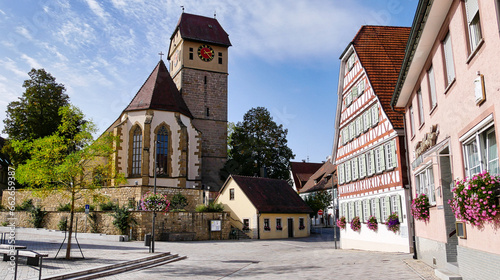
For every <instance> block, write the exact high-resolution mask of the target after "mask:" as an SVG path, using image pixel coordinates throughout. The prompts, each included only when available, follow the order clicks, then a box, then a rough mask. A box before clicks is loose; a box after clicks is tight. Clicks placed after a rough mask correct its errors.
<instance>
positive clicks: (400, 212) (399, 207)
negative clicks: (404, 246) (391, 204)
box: [396, 194, 403, 223]
mask: <svg viewBox="0 0 500 280" xmlns="http://www.w3.org/2000/svg"><path fill="white" fill-rule="evenodd" d="M396 205H397V207H398V209H397V210H398V218H399V222H400V223H402V222H403V209H402V208H401V196H400V195H399V194H398V195H396Z"/></svg>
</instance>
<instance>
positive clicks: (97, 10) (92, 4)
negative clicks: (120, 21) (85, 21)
mask: <svg viewBox="0 0 500 280" xmlns="http://www.w3.org/2000/svg"><path fill="white" fill-rule="evenodd" d="M86 2H87V4H88V5H89V8H90V9H91V10H92V12H93V13H94V14H96V15H97V16H98V17H100V18H101V19H103V20H106V19H107V18H108V16H109V14H108V13H106V12H105V11H104V9H103V8H102V7H101V5H99V3H97V1H95V0H86Z"/></svg>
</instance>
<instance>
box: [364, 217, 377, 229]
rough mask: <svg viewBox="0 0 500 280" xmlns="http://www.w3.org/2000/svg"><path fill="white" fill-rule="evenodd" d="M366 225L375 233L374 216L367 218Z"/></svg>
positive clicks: (375, 223) (375, 219)
mask: <svg viewBox="0 0 500 280" xmlns="http://www.w3.org/2000/svg"><path fill="white" fill-rule="evenodd" d="M366 225H368V228H369V229H371V230H373V231H376V230H377V229H378V222H377V218H376V217H375V216H370V217H369V218H368V221H367V222H366Z"/></svg>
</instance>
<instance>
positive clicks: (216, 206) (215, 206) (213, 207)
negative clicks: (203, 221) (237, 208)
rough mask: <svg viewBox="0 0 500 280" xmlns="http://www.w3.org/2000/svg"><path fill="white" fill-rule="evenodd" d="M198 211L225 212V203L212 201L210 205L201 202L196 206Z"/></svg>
mask: <svg viewBox="0 0 500 280" xmlns="http://www.w3.org/2000/svg"><path fill="white" fill-rule="evenodd" d="M195 211H196V212H223V211H224V205H223V204H222V203H215V202H210V203H209V204H208V205H204V204H200V205H198V206H196V209H195Z"/></svg>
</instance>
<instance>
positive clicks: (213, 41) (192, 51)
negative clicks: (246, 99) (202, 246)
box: [168, 13, 231, 190]
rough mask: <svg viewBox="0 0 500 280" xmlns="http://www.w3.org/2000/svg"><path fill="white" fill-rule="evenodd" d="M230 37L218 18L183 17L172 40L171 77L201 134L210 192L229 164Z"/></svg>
mask: <svg viewBox="0 0 500 280" xmlns="http://www.w3.org/2000/svg"><path fill="white" fill-rule="evenodd" d="M230 46H231V42H230V41H229V36H228V34H227V33H226V31H224V29H223V28H222V26H221V25H220V24H219V22H218V21H217V20H216V19H215V18H209V17H203V16H198V15H192V14H188V13H182V15H181V17H180V19H179V22H178V23H177V26H176V28H175V30H174V32H173V34H172V36H171V37H170V46H169V50H168V60H169V61H170V75H171V76H172V78H173V80H174V82H175V84H176V85H177V88H178V89H179V91H180V93H181V95H182V97H183V99H184V100H185V102H186V104H187V106H188V107H189V110H190V112H191V113H192V115H193V125H194V126H195V127H196V128H197V129H198V130H199V131H200V132H201V138H202V143H201V147H202V151H201V158H202V163H201V169H202V170H201V180H202V184H203V185H204V186H205V187H210V190H218V189H219V188H220V187H221V186H222V184H223V182H222V181H221V180H220V177H219V171H220V170H221V168H222V167H223V166H224V164H225V162H226V160H227V105H228V104H227V76H228V48H229V47H230Z"/></svg>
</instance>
